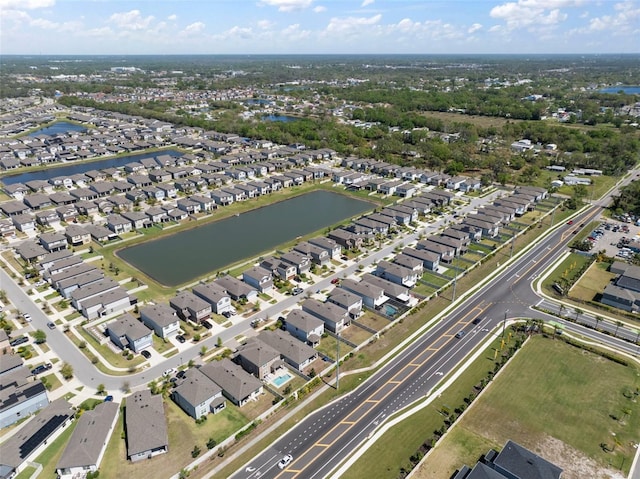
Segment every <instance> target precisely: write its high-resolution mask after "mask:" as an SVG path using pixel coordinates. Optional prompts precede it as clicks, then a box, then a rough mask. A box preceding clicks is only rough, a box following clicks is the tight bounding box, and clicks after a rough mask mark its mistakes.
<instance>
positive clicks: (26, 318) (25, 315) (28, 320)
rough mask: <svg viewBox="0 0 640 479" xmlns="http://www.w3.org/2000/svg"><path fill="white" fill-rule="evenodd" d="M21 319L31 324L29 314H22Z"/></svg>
mask: <svg viewBox="0 0 640 479" xmlns="http://www.w3.org/2000/svg"><path fill="white" fill-rule="evenodd" d="M22 317H23V318H24V320H25V321H26V322H27V323H30V322H31V315H30V314H29V313H24V314H23V315H22Z"/></svg>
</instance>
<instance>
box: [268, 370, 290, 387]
mask: <svg viewBox="0 0 640 479" xmlns="http://www.w3.org/2000/svg"><path fill="white" fill-rule="evenodd" d="M292 379H293V376H292V375H291V374H289V373H284V374H282V375H280V376H278V377H275V378H273V379H272V380H271V383H272V384H273V385H274V386H276V387H282V386H283V385H284V384H285V383H288V382H289V381H291V380H292Z"/></svg>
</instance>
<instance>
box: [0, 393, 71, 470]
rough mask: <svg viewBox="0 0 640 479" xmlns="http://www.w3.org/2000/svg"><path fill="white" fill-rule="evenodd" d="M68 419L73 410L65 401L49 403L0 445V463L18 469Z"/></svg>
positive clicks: (58, 400) (59, 400)
mask: <svg viewBox="0 0 640 479" xmlns="http://www.w3.org/2000/svg"><path fill="white" fill-rule="evenodd" d="M70 417H73V409H72V407H71V404H69V402H68V401H67V400H65V399H64V398H60V399H56V400H55V401H53V402H51V403H49V405H48V406H47V407H45V408H43V409H41V410H40V412H39V413H38V414H36V415H34V416H33V417H32V418H31V419H30V420H29V421H28V422H27V423H25V424H24V426H22V427H21V428H19V429H18V430H17V431H16V432H15V434H13V435H12V436H11V437H10V438H8V439H7V440H6V441H4V442H3V443H2V444H1V445H0V458H1V460H0V462H1V463H2V464H6V465H8V466H12V467H14V468H15V467H18V466H19V465H20V464H22V462H24V460H25V459H26V458H27V457H28V456H29V454H31V453H32V452H33V451H34V450H35V449H36V448H37V447H38V446H40V445H41V444H42V443H43V442H45V441H47V440H48V439H50V437H51V435H52V434H53V433H55V432H56V431H57V429H58V427H60V426H61V425H62V424H63V423H64V422H65V421H66V420H67V419H68V418H70ZM36 438H37V440H35V441H34V439H36Z"/></svg>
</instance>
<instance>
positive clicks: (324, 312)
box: [302, 299, 349, 323]
mask: <svg viewBox="0 0 640 479" xmlns="http://www.w3.org/2000/svg"><path fill="white" fill-rule="evenodd" d="M302 309H303V310H304V311H306V312H307V313H310V314H313V315H314V316H317V317H318V318H320V319H322V320H325V319H326V320H328V321H332V322H334V323H339V322H340V321H342V320H344V319H345V318H346V317H347V315H348V314H349V313H348V311H347V310H346V309H344V308H341V307H340V306H338V305H335V304H333V303H323V302H321V301H318V300H317V299H305V300H304V302H303V303H302Z"/></svg>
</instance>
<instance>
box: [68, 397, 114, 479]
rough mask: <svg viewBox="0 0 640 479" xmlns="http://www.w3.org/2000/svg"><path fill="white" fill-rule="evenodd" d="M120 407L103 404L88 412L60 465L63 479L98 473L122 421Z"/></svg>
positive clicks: (75, 432)
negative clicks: (117, 423)
mask: <svg viewBox="0 0 640 479" xmlns="http://www.w3.org/2000/svg"><path fill="white" fill-rule="evenodd" d="M118 410H119V404H118V403H116V402H111V401H109V402H102V403H100V404H97V405H96V407H95V408H93V409H92V410H89V411H84V412H83V414H82V416H80V419H78V424H77V425H76V428H75V429H74V430H73V434H71V438H70V439H69V442H68V443H67V445H66V447H65V449H64V452H63V453H62V456H61V457H60V459H59V460H58V464H57V465H56V473H57V474H58V478H60V479H76V478H77V477H85V476H86V474H87V473H93V472H96V471H97V470H98V468H99V467H100V463H101V462H102V458H103V456H104V453H105V451H106V449H107V444H108V443H109V438H110V437H111V433H112V432H113V429H114V428H115V425H116V422H117V420H118Z"/></svg>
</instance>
